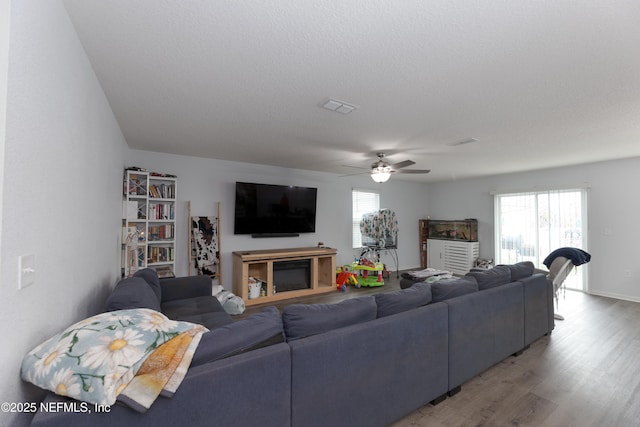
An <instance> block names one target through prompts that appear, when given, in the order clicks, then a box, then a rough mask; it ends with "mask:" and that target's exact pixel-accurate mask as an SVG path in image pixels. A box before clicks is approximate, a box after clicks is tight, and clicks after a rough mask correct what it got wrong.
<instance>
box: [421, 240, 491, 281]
mask: <svg viewBox="0 0 640 427" xmlns="http://www.w3.org/2000/svg"><path fill="white" fill-rule="evenodd" d="M479 256H480V243H478V242H459V241H454V240H438V239H428V240H427V267H430V268H436V269H438V270H446V271H450V272H452V273H454V274H460V275H463V274H466V273H468V272H469V270H471V268H472V267H473V261H474V260H476V259H477V258H478V257H479Z"/></svg>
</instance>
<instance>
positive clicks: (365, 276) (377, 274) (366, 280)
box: [351, 262, 384, 287]
mask: <svg viewBox="0 0 640 427" xmlns="http://www.w3.org/2000/svg"><path fill="white" fill-rule="evenodd" d="M374 265H375V267H368V266H366V265H360V264H358V263H356V262H354V263H352V264H351V271H352V272H353V273H354V274H357V276H358V283H359V284H360V286H369V287H373V286H384V279H383V278H382V271H383V270H384V264H383V263H381V262H378V263H375V264H374Z"/></svg>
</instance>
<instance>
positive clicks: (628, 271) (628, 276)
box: [624, 270, 631, 279]
mask: <svg viewBox="0 0 640 427" xmlns="http://www.w3.org/2000/svg"><path fill="white" fill-rule="evenodd" d="M624 277H625V279H631V270H625V271H624Z"/></svg>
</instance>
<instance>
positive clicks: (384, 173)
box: [370, 152, 431, 182]
mask: <svg viewBox="0 0 640 427" xmlns="http://www.w3.org/2000/svg"><path fill="white" fill-rule="evenodd" d="M376 155H377V156H378V161H376V162H373V163H372V164H371V172H370V173H371V178H372V179H373V180H374V181H375V182H387V181H388V180H389V178H390V177H391V174H393V173H411V174H424V173H429V172H431V170H429V169H403V168H406V167H407V166H411V165H415V164H416V162H414V161H413V160H404V161H402V162H398V163H393V164H390V163H389V162H388V161H387V160H386V159H385V154H384V153H382V152H380V153H376Z"/></svg>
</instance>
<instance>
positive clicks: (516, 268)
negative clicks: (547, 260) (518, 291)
mask: <svg viewBox="0 0 640 427" xmlns="http://www.w3.org/2000/svg"><path fill="white" fill-rule="evenodd" d="M507 267H508V268H509V270H511V281H512V282H515V281H516V280H520V279H524V278H525V277H529V276H531V275H532V274H533V271H534V270H535V266H534V265H533V263H532V262H531V261H522V262H519V263H516V264H511V265H507Z"/></svg>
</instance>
